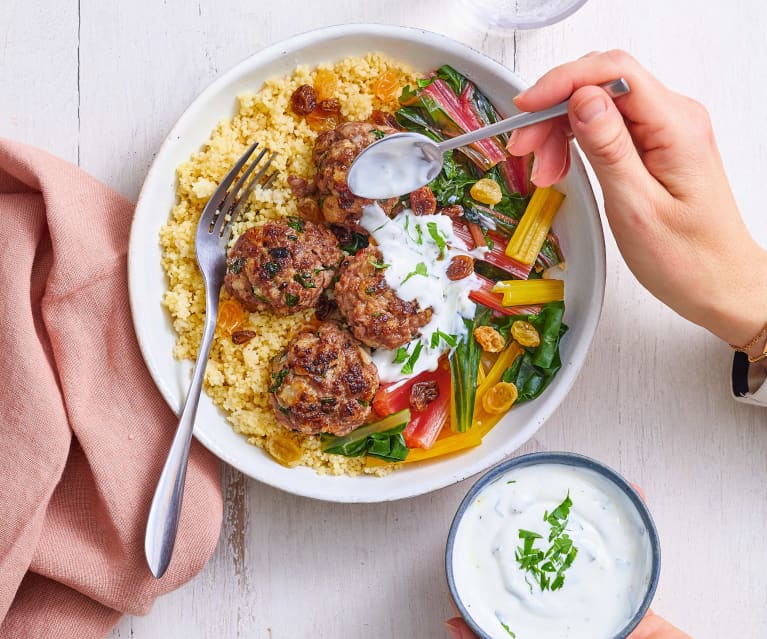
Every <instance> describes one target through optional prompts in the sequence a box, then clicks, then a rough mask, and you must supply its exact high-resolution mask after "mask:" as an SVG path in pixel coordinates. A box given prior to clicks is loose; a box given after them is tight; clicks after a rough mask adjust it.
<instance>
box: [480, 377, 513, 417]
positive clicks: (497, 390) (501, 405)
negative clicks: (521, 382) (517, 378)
mask: <svg viewBox="0 0 767 639" xmlns="http://www.w3.org/2000/svg"><path fill="white" fill-rule="evenodd" d="M517 396H518V393H517V387H516V386H515V385H514V384H512V383H511V382H498V383H497V384H496V385H495V386H493V387H492V388H491V389H490V390H488V391H487V392H486V393H485V394H484V395H483V396H482V408H484V409H485V412H486V413H490V414H491V415H498V414H499V413H505V412H506V411H507V410H509V409H510V408H511V407H512V405H513V404H514V402H516V401H517Z"/></svg>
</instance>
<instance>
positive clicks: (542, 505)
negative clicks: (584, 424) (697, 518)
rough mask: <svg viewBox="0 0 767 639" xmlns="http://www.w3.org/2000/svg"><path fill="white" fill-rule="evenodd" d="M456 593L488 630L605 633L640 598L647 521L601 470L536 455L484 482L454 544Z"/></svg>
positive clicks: (568, 637) (570, 638) (541, 635)
mask: <svg viewBox="0 0 767 639" xmlns="http://www.w3.org/2000/svg"><path fill="white" fill-rule="evenodd" d="M452 564H453V575H454V580H455V588H456V590H457V593H458V596H459V598H460V600H461V602H462V603H463V605H464V606H465V607H466V609H467V611H468V612H469V614H470V615H471V617H472V619H473V620H474V621H475V622H476V623H477V624H478V625H479V626H480V627H481V628H482V629H483V630H484V631H485V632H486V633H488V635H490V636H491V637H493V638H494V639H496V638H497V639H508V637H509V636H514V637H516V639H611V638H612V637H613V636H614V635H615V634H616V633H617V632H619V631H620V630H621V629H622V628H624V627H625V625H626V624H627V623H628V622H629V621H630V620H631V618H632V617H633V615H634V614H635V613H636V611H637V610H638V609H639V607H640V606H641V604H642V599H643V598H644V595H645V593H646V592H647V588H648V582H649V580H650V574H651V570H652V552H651V548H650V543H649V539H648V534H647V531H646V530H645V527H644V525H643V523H642V520H641V518H640V515H639V513H638V512H637V510H636V508H635V507H634V505H633V504H632V503H631V502H630V501H629V499H628V497H626V495H625V494H624V493H623V492H622V491H621V490H620V489H619V488H618V487H617V486H616V485H614V484H613V483H612V482H610V481H609V480H608V479H606V478H605V477H603V476H602V475H600V474H598V473H596V472H594V471H592V470H589V469H587V468H582V467H578V466H568V465H565V464H557V463H540V464H533V465H530V466H524V467H521V468H513V469H511V470H509V471H508V472H507V473H505V474H504V475H502V476H501V477H499V478H498V479H496V480H495V481H494V482H493V483H491V484H488V485H487V486H485V487H484V488H483V490H482V491H481V492H480V493H479V494H478V495H477V497H476V498H475V499H474V501H473V502H472V503H471V504H470V505H469V506H468V508H467V509H466V511H465V512H464V514H463V516H462V518H461V521H460V524H459V525H458V528H457V531H456V534H455V540H454V547H453V551H452Z"/></svg>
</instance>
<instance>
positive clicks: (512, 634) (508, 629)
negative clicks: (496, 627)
mask: <svg viewBox="0 0 767 639" xmlns="http://www.w3.org/2000/svg"><path fill="white" fill-rule="evenodd" d="M498 621H500V622H501V626H503V629H504V630H505V631H506V632H508V633H509V637H512V639H516V637H517V635H515V634H514V633H513V632H512V631H511V628H509V627H508V626H507V625H506V624H505V623H503V621H501V620H500V619H499V620H498Z"/></svg>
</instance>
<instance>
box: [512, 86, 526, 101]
mask: <svg viewBox="0 0 767 639" xmlns="http://www.w3.org/2000/svg"><path fill="white" fill-rule="evenodd" d="M528 91H529V89H525V90H524V91H520V92H519V93H517V95H515V96H514V102H516V101H517V100H519V99H521V98H523V97H524V96H525V95H526V94H527V92H528Z"/></svg>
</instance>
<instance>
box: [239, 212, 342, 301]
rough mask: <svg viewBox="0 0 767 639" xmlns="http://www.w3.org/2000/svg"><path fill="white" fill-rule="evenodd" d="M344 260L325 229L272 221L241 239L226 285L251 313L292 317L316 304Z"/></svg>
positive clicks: (299, 221)
mask: <svg viewBox="0 0 767 639" xmlns="http://www.w3.org/2000/svg"><path fill="white" fill-rule="evenodd" d="M342 257H343V254H342V253H341V251H340V249H339V248H338V242H337V240H336V238H335V236H334V235H333V234H332V233H331V232H330V231H329V230H328V229H326V228H325V227H324V226H318V225H317V224H313V223H312V222H309V221H308V220H303V219H301V218H290V219H289V220H287V221H285V220H278V221H275V222H267V223H266V224H264V225H262V226H253V227H251V228H249V229H248V230H247V231H245V232H244V233H243V234H242V235H240V237H239V238H238V239H237V242H235V244H234V246H233V247H232V249H231V250H230V251H229V256H228V257H227V260H226V263H227V269H226V277H225V278H224V284H225V286H226V290H227V291H229V293H231V295H232V296H234V297H236V298H237V299H238V300H239V301H240V302H241V303H242V305H243V306H244V307H245V308H246V309H247V310H249V311H265V310H271V311H273V312H274V313H276V314H277V315H290V314H291V313H297V312H298V311H303V310H305V309H307V308H312V307H314V306H315V305H316V304H317V300H318V299H319V297H320V294H321V293H322V291H323V290H324V289H325V288H327V287H328V286H329V285H330V283H331V282H332V281H333V277H334V276H335V271H336V268H337V267H338V263H339V262H340V261H341V258H342Z"/></svg>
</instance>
